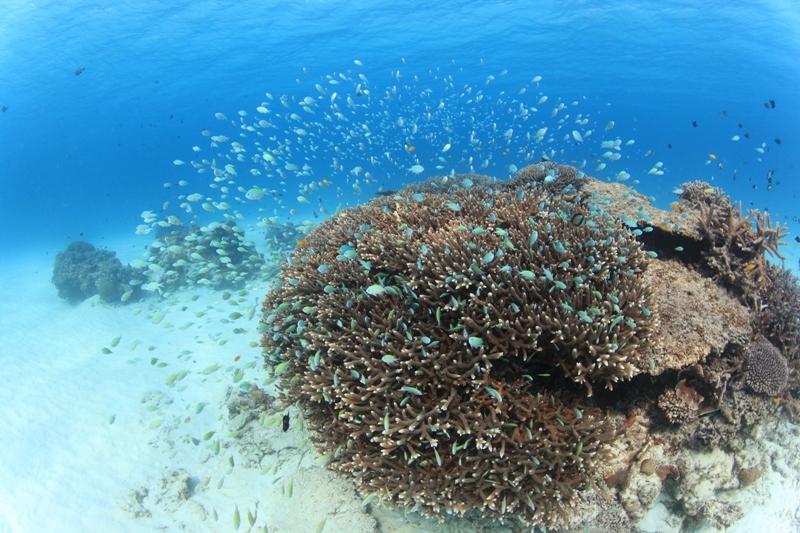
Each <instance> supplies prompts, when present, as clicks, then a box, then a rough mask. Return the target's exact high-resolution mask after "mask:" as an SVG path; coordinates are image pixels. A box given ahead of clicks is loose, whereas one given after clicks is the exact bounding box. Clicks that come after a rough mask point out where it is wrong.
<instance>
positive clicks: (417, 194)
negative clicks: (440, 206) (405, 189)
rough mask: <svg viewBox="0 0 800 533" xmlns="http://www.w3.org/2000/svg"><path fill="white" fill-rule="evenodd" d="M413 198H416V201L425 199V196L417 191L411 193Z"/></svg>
mask: <svg viewBox="0 0 800 533" xmlns="http://www.w3.org/2000/svg"><path fill="white" fill-rule="evenodd" d="M411 199H412V200H414V201H415V202H421V201H422V200H423V196H422V195H421V194H420V193H418V192H415V193H414V194H412V195H411Z"/></svg>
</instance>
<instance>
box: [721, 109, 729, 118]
mask: <svg viewBox="0 0 800 533" xmlns="http://www.w3.org/2000/svg"><path fill="white" fill-rule="evenodd" d="M719 116H721V117H727V116H728V112H727V111H725V110H722V111H720V113H719Z"/></svg>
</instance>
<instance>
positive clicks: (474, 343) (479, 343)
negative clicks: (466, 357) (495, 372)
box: [467, 337, 483, 350]
mask: <svg viewBox="0 0 800 533" xmlns="http://www.w3.org/2000/svg"><path fill="white" fill-rule="evenodd" d="M467 342H469V346H470V348H472V349H474V350H477V349H478V348H481V347H483V339H482V338H480V337H470V338H469V339H467Z"/></svg>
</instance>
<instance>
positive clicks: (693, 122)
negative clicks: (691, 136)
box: [692, 120, 697, 128]
mask: <svg viewBox="0 0 800 533" xmlns="http://www.w3.org/2000/svg"><path fill="white" fill-rule="evenodd" d="M692 126H694V127H695V128H696V127H697V121H696V120H693V121H692Z"/></svg>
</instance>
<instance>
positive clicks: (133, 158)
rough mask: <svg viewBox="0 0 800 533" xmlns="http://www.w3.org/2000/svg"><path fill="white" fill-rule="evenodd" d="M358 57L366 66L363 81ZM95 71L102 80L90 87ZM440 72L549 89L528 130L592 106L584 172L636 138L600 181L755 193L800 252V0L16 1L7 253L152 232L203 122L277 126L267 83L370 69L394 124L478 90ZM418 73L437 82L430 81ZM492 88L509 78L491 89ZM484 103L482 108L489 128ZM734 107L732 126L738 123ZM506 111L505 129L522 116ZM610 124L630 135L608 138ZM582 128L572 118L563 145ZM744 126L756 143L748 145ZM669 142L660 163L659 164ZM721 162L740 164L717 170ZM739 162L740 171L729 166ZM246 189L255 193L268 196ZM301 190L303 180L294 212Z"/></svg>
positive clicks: (6, 35) (578, 150)
mask: <svg viewBox="0 0 800 533" xmlns="http://www.w3.org/2000/svg"><path fill="white" fill-rule="evenodd" d="M401 58H404V59H405V63H404V62H403V59H401ZM355 59H358V60H360V61H362V62H363V64H364V67H363V68H357V67H356V66H355V65H354V63H353V61H354V60H355ZM78 67H83V68H85V71H84V72H83V73H82V74H81V75H79V76H76V75H75V74H74V71H75V69H76V68H78ZM304 68H305V69H306V71H307V74H306V73H305V72H304V71H303V69H304ZM436 68H439V69H440V70H439V74H440V75H439V79H441V77H442V76H448V75H452V76H453V78H454V81H455V83H454V86H455V87H456V88H457V89H459V90H460V89H462V88H463V86H464V85H467V84H468V85H470V86H472V87H474V88H475V91H477V90H483V91H484V94H485V95H486V97H487V101H488V100H489V99H497V98H506V99H507V100H511V99H513V98H517V92H518V90H519V89H520V88H521V87H529V89H528V91H527V92H526V94H525V95H524V97H525V98H526V99H527V100H526V102H527V104H528V105H535V104H536V99H538V97H539V94H540V93H541V94H546V95H549V97H550V100H549V102H548V104H547V105H544V106H538V107H539V108H540V111H539V115H541V116H540V117H537V119H536V121H531V123H526V124H525V125H524V127H523V126H519V127H520V128H521V129H519V130H518V131H520V132H522V133H524V132H525V131H526V130H525V128H527V129H528V130H529V131H530V130H532V131H536V129H538V127H539V125H538V123H539V122H548V121H549V112H550V110H551V109H552V103H553V102H555V100H556V98H558V97H561V98H562V99H563V101H564V102H566V103H567V104H569V103H570V102H572V101H573V100H577V101H580V102H581V104H580V106H578V107H579V109H578V108H576V110H570V114H571V116H572V117H573V118H574V116H575V114H576V113H577V112H581V111H582V112H584V113H590V114H591V116H592V122H593V123H594V122H596V126H597V128H598V129H597V130H595V133H594V135H593V141H594V142H593V143H589V142H586V143H584V144H583V145H578V146H575V145H574V143H571V142H559V143H558V144H559V145H560V148H564V149H565V150H566V153H567V154H568V155H569V158H570V159H576V160H578V161H580V160H581V159H590V158H591V156H592V155H593V154H594V155H595V156H596V154H597V153H598V152H597V146H596V145H597V143H599V141H600V140H601V138H602V139H610V138H616V136H619V137H620V138H622V139H623V141H624V140H627V139H635V141H636V144H635V145H634V147H631V148H630V149H629V150H625V151H623V153H624V154H625V158H624V159H623V160H622V161H619V162H616V163H615V164H614V165H613V172H612V171H611V167H612V165H609V169H607V171H605V172H593V168H594V166H595V164H589V165H588V166H587V172H588V173H589V174H590V175H594V176H596V177H600V178H608V179H611V178H613V176H614V175H615V174H616V173H617V172H618V171H619V170H623V169H624V170H627V171H628V172H630V173H631V174H633V175H634V178H639V179H640V180H641V183H640V184H639V185H638V186H637V188H638V189H639V190H640V191H642V192H644V193H645V194H649V195H654V196H656V197H657V199H658V204H659V205H660V206H662V207H665V206H666V205H667V204H668V203H669V202H670V201H672V199H673V197H672V196H671V195H670V191H671V190H672V188H673V187H674V186H676V185H677V184H679V183H681V182H684V181H689V180H694V179H702V180H706V181H712V180H713V181H712V183H713V184H714V185H717V186H720V187H722V188H724V189H725V190H726V192H728V193H729V194H730V195H731V196H732V197H733V198H734V199H737V200H742V201H744V204H745V207H746V208H747V207H750V202H752V206H753V207H758V208H760V209H762V210H763V209H765V208H768V209H769V210H770V212H771V213H773V215H778V216H779V217H780V220H782V221H785V222H787V223H789V226H790V230H791V232H792V236H791V237H790V239H792V241H791V246H790V247H789V248H790V249H796V246H797V245H796V244H795V243H794V240H793V238H794V236H795V235H798V234H800V225H798V224H797V223H796V222H793V221H792V218H793V217H795V216H800V208H798V207H797V195H798V194H800V176H798V170H800V150H798V146H800V128H799V127H798V124H800V10H798V9H796V5H795V4H794V3H793V2H734V3H731V2H727V1H726V2H723V1H720V0H711V1H703V2H689V1H686V2H675V1H672V2H664V1H658V2H656V1H650V2H632V1H617V2H613V3H611V2H594V1H587V2H581V1H577V2H561V1H537V2H525V1H506V2H500V1H492V2H473V1H453V0H449V1H448V0H444V1H439V2H427V1H426V2H418V1H405V2H379V1H355V2H354V1H328V2H322V1H316V0H314V1H308V2H270V1H268V2H258V1H252V0H245V1H237V2H211V1H191V2H188V1H170V2H157V1H154V0H141V1H136V2H89V1H83V0H75V1H66V2H65V1H59V2H55V1H41V2H36V3H31V2H27V1H18V0H4V2H3V8H2V10H0V73H2V78H1V79H2V82H0V106H8V109H7V111H5V112H3V113H2V114H0V209H2V214H3V220H4V223H3V225H2V227H0V239H2V243H3V247H2V249H3V252H2V255H4V256H6V257H9V256H10V255H11V254H14V253H15V252H19V251H23V250H25V249H31V248H36V249H41V248H46V249H53V250H56V249H60V248H63V247H64V246H65V245H66V244H67V243H68V242H70V240H74V239H76V238H78V235H79V234H80V233H83V234H84V236H83V238H84V239H88V240H90V241H92V242H93V243H95V244H97V245H102V244H103V241H104V240H106V239H109V240H110V239H112V238H115V237H118V236H119V235H131V234H132V233H133V231H134V228H135V226H136V225H137V224H140V223H141V218H140V213H141V212H142V211H143V210H146V209H153V210H156V211H157V210H158V208H159V207H160V206H161V204H162V202H163V201H164V200H166V199H169V198H170V197H171V196H174V194H173V192H174V191H165V189H164V188H163V186H162V184H163V183H164V182H165V181H168V182H172V183H175V182H177V181H178V180H181V179H187V180H190V181H191V180H192V179H195V180H196V174H194V173H193V169H191V167H188V166H183V167H178V166H175V165H173V164H172V161H173V160H174V159H182V160H185V161H189V160H190V159H192V158H193V157H194V154H193V152H192V151H191V147H192V146H193V145H202V146H207V144H208V140H207V139H206V138H204V137H203V136H202V135H201V134H200V132H201V131H202V130H203V129H205V128H209V129H212V130H214V133H219V134H221V133H226V134H230V133H231V132H235V131H236V130H235V129H234V128H232V127H231V128H229V131H227V132H223V131H221V124H220V122H219V121H217V120H216V119H215V118H214V113H216V112H223V113H225V114H226V115H227V116H228V117H236V116H237V115H236V112H237V111H238V110H240V109H243V110H247V111H248V113H250V114H251V115H255V114H256V112H255V107H256V106H258V105H260V103H261V102H263V101H265V96H264V95H265V93H266V92H269V93H271V94H272V95H274V96H275V98H276V100H275V102H274V103H273V105H272V106H271V109H272V110H275V111H281V112H283V111H284V110H282V109H281V107H280V105H278V103H277V98H278V97H279V96H280V95H283V94H287V95H290V96H291V95H294V96H296V97H298V98H303V97H304V96H312V97H316V96H319V94H318V93H317V92H316V91H315V90H314V84H315V83H320V82H321V81H322V82H324V81H325V78H324V76H326V75H329V74H330V75H333V74H334V73H339V72H344V73H347V72H348V71H350V75H351V76H354V75H356V73H358V72H360V73H363V74H365V76H367V77H368V78H369V82H370V88H371V90H372V93H373V95H372V97H371V98H372V100H371V103H370V109H371V110H373V111H374V112H376V113H378V112H380V111H382V109H384V108H382V107H381V104H380V100H381V96H382V95H383V94H384V88H385V87H391V86H392V85H397V86H402V85H403V84H406V83H409V84H411V85H413V86H414V87H415V89H414V92H413V96H412V95H410V96H409V97H408V98H406V99H405V101H404V102H405V104H404V105H407V106H408V107H407V108H406V111H408V110H413V109H420V110H421V109H422V108H423V106H424V105H425V104H426V103H430V102H426V101H424V100H423V99H422V97H420V96H419V93H420V92H421V90H422V89H425V88H429V89H431V91H432V92H431V95H430V98H429V99H430V101H431V102H433V105H435V104H436V103H437V102H438V101H439V98H443V97H446V96H447V95H448V94H451V93H452V92H458V91H450V93H448V92H447V90H446V88H445V86H444V84H443V83H441V82H440V81H433V78H432V76H430V75H428V71H429V69H436ZM397 69H399V70H400V71H401V72H402V74H403V76H404V77H403V78H402V79H401V80H399V81H398V80H397V79H396V78H395V77H392V73H393V71H396V70H397ZM504 70H507V71H508V72H507V74H505V75H504V76H500V73H501V72H502V71H504ZM415 74H417V75H418V76H419V77H420V83H419V84H415V83H413V76H414V75H415ZM490 75H493V76H495V80H494V81H492V82H491V83H490V84H489V85H485V82H486V80H487V77H488V76H490ZM537 75H540V76H542V77H543V79H542V82H541V83H540V87H538V88H536V87H535V84H533V85H532V84H531V79H532V78H533V77H534V76H537ZM297 80H299V81H300V82H302V84H298V81H297ZM326 89H328V90H336V88H334V87H331V86H326ZM504 90H505V91H506V94H505V95H503V96H501V95H500V92H501V91H504ZM345 92H346V91H342V95H343V94H345ZM327 94H330V92H328V93H327ZM326 98H327V95H326ZM584 98H585V99H584ZM520 99H522V97H520ZM769 99H773V100H774V101H775V102H776V107H775V108H774V109H765V107H764V105H763V103H764V102H766V101H768V100H769ZM457 103H458V106H460V110H461V111H462V112H463V115H462V116H463V117H468V116H469V115H470V113H471V111H472V110H471V106H470V105H468V104H466V103H465V99H463V98H462V99H460V100H458V102H457ZM386 105H387V106H388V107H386V109H391V110H392V111H393V112H396V111H398V108H397V107H391V106H396V105H397V102H391V103H387V104H386ZM513 105H516V104H510V105H509V106H507V107H513ZM474 107H475V112H474V115H475V116H477V117H478V118H481V117H485V116H486V115H484V114H482V113H484V111H485V110H484V111H480V110H479V109H478V107H479V106H474ZM723 110H724V111H727V116H724V117H721V116H720V113H721V112H722V111H723ZM304 118H305V117H304ZM494 118H495V119H496V120H497V121H498V122H499V123H500V125H501V126H502V125H503V123H504V122H503V121H504V120H508V119H507V117H505V118H504V117H502V116H497V117H494ZM314 120H321V116H317V117H316V118H315V119H314ZM464 120H466V119H464ZM608 120H614V121H615V122H616V126H615V128H614V130H612V131H611V132H609V134H608V135H601V130H602V126H603V125H605V124H606V122H607V121H608ZM692 121H697V122H698V127H697V128H694V127H692V124H691V123H692ZM322 122H323V123H324V121H322ZM568 122H572V118H570V119H569V121H568ZM738 123H741V124H742V125H743V128H739V127H738V126H737V124H738ZM454 124H455V125H454V127H453V131H452V132H449V133H448V134H447V135H446V136H443V137H441V139H445V138H448V139H456V140H460V141H461V142H465V139H467V138H468V137H469V132H470V130H469V129H468V128H467V125H466V122H463V123H459V122H455V123H454ZM332 128H333V126H331V129H330V133H331V135H333V134H334V133H335V131H334V130H333V129H332ZM572 129H573V128H572V127H571V126H570V124H567V125H566V126H565V129H564V130H563V131H561V132H560V133H559V137H563V134H564V133H568V132H569V131H571V130H572ZM745 132H749V133H750V134H751V138H750V139H745V138H744V133H745ZM373 133H375V132H373ZM323 135H324V134H323ZM392 135H395V137H396V132H395V133H394V134H392ZM734 135H740V136H742V139H741V140H740V141H738V142H733V141H731V137H732V136H734ZM386 136H387V138H388V137H391V135H389V133H387V135H386ZM392 138H394V137H392ZM775 139H780V140H781V144H780V145H778V144H777V143H776V142H775ZM762 142H764V143H766V147H765V150H767V151H766V153H765V154H763V155H761V156H760V155H759V154H758V153H757V152H756V151H755V147H757V146H760V145H761V143H762ZM203 143H205V145H203ZM243 144H246V143H244V142H243ZM453 144H454V146H455V145H456V144H458V143H456V142H454V143H453ZM668 144H671V145H672V148H668ZM250 146H251V145H250ZM250 146H249V147H250ZM459 146H460V145H459ZM647 150H651V151H652V152H653V154H652V155H650V156H646V155H645V153H646V151H647ZM384 151H385V150H384V147H382V146H379V145H373V146H371V147H370V148H369V150H368V151H366V152H360V155H363V156H364V157H365V158H368V157H369V156H370V155H375V156H376V157H378V158H380V156H381V155H382V154H383V152H384ZM250 153H252V152H250ZM709 153H714V154H715V155H716V156H717V158H718V159H717V160H716V161H713V162H712V164H711V165H706V164H705V162H706V161H707V160H708V158H709V155H708V154H709ZM414 155H415V156H416V157H417V158H418V160H419V162H420V163H421V164H423V166H425V167H426V171H425V172H424V173H423V174H420V176H419V178H424V177H427V176H428V175H431V174H433V173H434V172H433V166H434V165H435V164H436V163H435V162H434V160H435V159H436V157H437V156H438V155H440V154H439V153H438V152H437V150H436V149H435V147H433V146H431V149H430V150H427V151H426V150H423V149H422V148H421V150H420V151H419V152H417V153H415V154H414ZM481 155H485V153H484V154H481ZM494 155H495V160H496V161H497V162H498V163H500V162H502V164H503V165H506V164H509V163H512V162H513V163H515V164H516V165H517V166H518V167H522V166H524V164H525V162H523V161H518V160H515V159H514V158H513V154H510V155H507V156H503V155H502V153H499V152H498V153H497V154H494ZM756 157H761V158H762V160H763V161H762V162H757V161H756ZM556 159H557V160H558V158H556ZM353 161H355V160H351V161H349V162H353ZM655 161H663V162H664V167H665V168H666V169H667V172H666V174H665V175H664V176H660V177H655V176H652V175H648V174H647V170H648V169H649V168H651V166H652V165H653V163H655ZM719 161H722V162H723V163H724V168H722V169H720V168H718V167H717V166H716V163H717V162H719ZM564 162H569V161H564ZM354 164H355V163H354ZM404 164H405V165H406V168H407V167H408V166H409V165H410V164H413V162H410V161H409V162H404ZM349 168H352V165H350V166H349V167H347V169H349ZM365 168H366V165H365ZM734 169H736V171H737V174H736V175H737V179H736V180H735V181H734V180H733V170H734ZM389 170H390V169H387V168H386V167H382V172H383V173H382V174H381V175H380V176H377V175H376V178H378V181H379V182H380V184H383V185H384V186H387V187H397V186H399V185H400V184H401V183H402V182H403V181H408V180H409V179H411V177H412V175H410V174H409V173H408V172H407V171H404V170H399V169H398V170H397V172H396V173H395V174H392V173H391V172H390V171H389ZM464 170H466V169H465V168H459V167H456V171H464ZM770 170H774V178H773V179H774V181H773V186H774V188H773V190H772V191H771V192H769V191H767V185H768V184H767V180H766V175H767V172H768V171H770ZM507 175H508V173H507V172H505V173H503V174H502V175H499V176H498V177H505V176H507ZM327 176H328V174H326V166H325V165H321V166H320V167H318V168H315V177H316V179H323V178H325V177H327ZM331 177H333V176H331ZM240 181H242V182H243V183H242V184H243V186H244V187H250V186H251V185H252V184H253V183H250V182H251V181H253V180H240ZM307 181H308V180H307ZM332 181H334V182H335V183H336V184H337V185H341V186H342V188H343V189H344V193H343V194H342V198H341V199H334V198H331V202H332V203H333V204H334V205H335V203H336V202H338V201H345V202H350V203H352V202H353V201H357V200H359V198H356V197H353V196H352V194H351V193H350V191H349V189H348V188H347V186H346V185H344V184H343V183H344V181H345V178H344V177H341V176H340V177H338V180H332ZM778 182H780V183H779V184H778ZM294 185H295V184H292V183H288V184H287V186H286V188H287V195H286V196H287V198H288V199H291V200H292V201H293V199H294V198H295V196H296V193H295V190H294V189H295V186H294ZM754 186H755V187H757V188H755V189H754V188H753V187H754ZM333 191H334V189H333V188H331V189H330V190H329V191H326V192H325V194H330V195H333V194H334V192H333ZM184 192H191V191H184ZM370 192H371V190H370V189H367V190H365V194H364V195H363V196H362V197H360V200H366V199H367V198H369V197H370ZM287 201H288V200H287ZM176 203H177V202H176ZM287 207H288V205H287ZM271 208H272V204H270V209H271ZM141 238H142V239H143V240H142V242H143V243H145V242H148V240H149V239H148V238H147V237H141ZM787 251H790V250H787ZM792 263H793V265H787V266H796V263H797V260H796V256H795V259H794V260H793V261H792Z"/></svg>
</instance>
